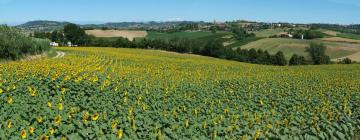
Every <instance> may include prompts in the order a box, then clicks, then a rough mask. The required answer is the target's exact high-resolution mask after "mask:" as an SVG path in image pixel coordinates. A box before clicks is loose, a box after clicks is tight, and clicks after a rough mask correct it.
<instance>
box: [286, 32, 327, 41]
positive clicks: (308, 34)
mask: <svg viewBox="0 0 360 140" xmlns="http://www.w3.org/2000/svg"><path fill="white" fill-rule="evenodd" d="M291 32H292V34H293V36H294V38H297V39H301V38H302V36H304V39H316V38H322V37H323V36H324V33H322V32H320V31H318V30H295V31H291Z"/></svg>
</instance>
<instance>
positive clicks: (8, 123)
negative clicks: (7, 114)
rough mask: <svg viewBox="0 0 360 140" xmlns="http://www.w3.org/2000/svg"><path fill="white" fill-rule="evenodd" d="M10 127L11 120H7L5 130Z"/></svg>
mask: <svg viewBox="0 0 360 140" xmlns="http://www.w3.org/2000/svg"><path fill="white" fill-rule="evenodd" d="M11 127H12V122H11V120H8V122H7V128H11Z"/></svg>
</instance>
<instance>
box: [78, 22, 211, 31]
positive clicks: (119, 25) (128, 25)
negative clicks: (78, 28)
mask: <svg viewBox="0 0 360 140" xmlns="http://www.w3.org/2000/svg"><path fill="white" fill-rule="evenodd" d="M195 23H196V24H205V22H203V21H199V22H197V21H166V22H156V21H150V22H109V23H105V24H87V25H82V27H87V28H103V27H105V28H113V29H139V28H146V29H149V28H154V29H155V28H164V27H173V26H177V25H182V24H195Z"/></svg>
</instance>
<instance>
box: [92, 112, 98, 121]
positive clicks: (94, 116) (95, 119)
mask: <svg viewBox="0 0 360 140" xmlns="http://www.w3.org/2000/svg"><path fill="white" fill-rule="evenodd" d="M98 119H99V113H97V112H96V113H95V114H94V115H93V116H92V117H91V120H93V121H97V120H98Z"/></svg>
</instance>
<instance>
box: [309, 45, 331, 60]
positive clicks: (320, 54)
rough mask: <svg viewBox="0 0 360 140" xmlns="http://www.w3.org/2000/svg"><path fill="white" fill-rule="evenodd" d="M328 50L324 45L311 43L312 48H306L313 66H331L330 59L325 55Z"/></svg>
mask: <svg viewBox="0 0 360 140" xmlns="http://www.w3.org/2000/svg"><path fill="white" fill-rule="evenodd" d="M326 48H327V47H326V46H325V45H324V44H323V43H311V44H310V47H307V48H305V51H306V52H308V53H309V56H310V57H311V59H312V62H313V64H315V65H320V64H330V57H329V56H327V55H325V52H326Z"/></svg>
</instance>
